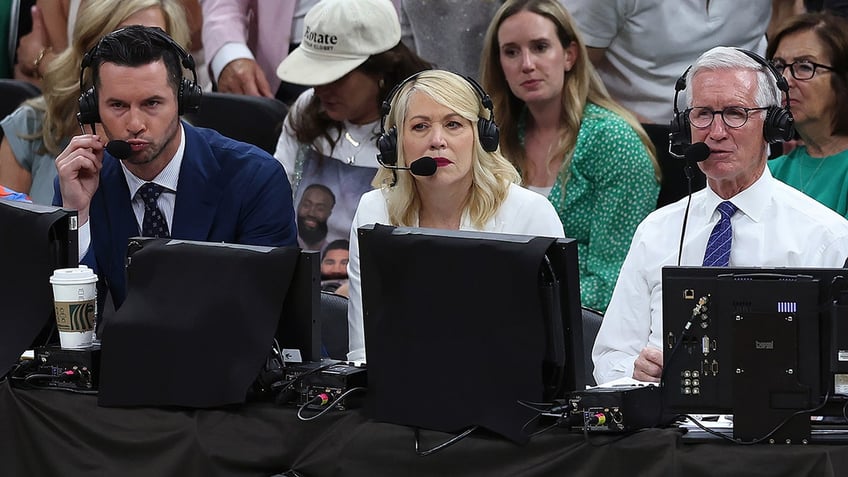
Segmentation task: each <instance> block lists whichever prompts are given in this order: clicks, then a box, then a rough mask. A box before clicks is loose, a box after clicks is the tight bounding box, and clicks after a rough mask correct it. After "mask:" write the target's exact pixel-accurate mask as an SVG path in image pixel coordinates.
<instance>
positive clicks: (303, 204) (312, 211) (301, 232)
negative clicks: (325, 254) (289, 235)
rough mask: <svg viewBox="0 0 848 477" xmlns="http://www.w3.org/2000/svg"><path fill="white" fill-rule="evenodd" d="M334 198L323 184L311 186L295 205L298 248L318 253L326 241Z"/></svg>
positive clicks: (334, 203)
mask: <svg viewBox="0 0 848 477" xmlns="http://www.w3.org/2000/svg"><path fill="white" fill-rule="evenodd" d="M335 205H336V196H335V194H333V191H331V190H330V188H329V187H327V186H325V185H323V184H311V185H309V186H308V187H307V188H306V190H304V191H303V195H302V196H301V198H300V202H299V203H298V204H297V235H298V237H297V239H298V242H299V243H300V248H302V249H304V250H318V251H320V250H321V249H322V248H323V247H324V245H326V243H327V242H326V240H327V231H328V227H327V219H329V218H330V215H331V214H332V213H333V206H335Z"/></svg>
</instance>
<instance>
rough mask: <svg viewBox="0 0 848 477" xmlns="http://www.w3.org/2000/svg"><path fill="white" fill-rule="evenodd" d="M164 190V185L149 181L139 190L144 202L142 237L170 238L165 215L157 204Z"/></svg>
mask: <svg viewBox="0 0 848 477" xmlns="http://www.w3.org/2000/svg"><path fill="white" fill-rule="evenodd" d="M164 190H165V188H164V187H162V186H160V185H159V184H154V183H152V182H147V183H146V184H144V185H143V186H141V188H140V189H139V190H138V195H139V196H140V197H141V200H142V201H143V202H144V219H143V220H142V221H141V236H142V237H155V238H168V237H170V236H171V233H170V232H168V223H167V222H165V216H164V215H162V211H161V210H159V206H158V205H157V204H156V201H157V200H158V199H159V196H160V195H161V194H162V192H163V191H164Z"/></svg>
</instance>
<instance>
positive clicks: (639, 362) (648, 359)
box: [633, 347, 663, 383]
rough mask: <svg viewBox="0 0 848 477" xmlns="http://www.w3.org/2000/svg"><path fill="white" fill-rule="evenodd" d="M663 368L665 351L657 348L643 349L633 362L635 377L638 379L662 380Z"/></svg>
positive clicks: (647, 380)
mask: <svg viewBox="0 0 848 477" xmlns="http://www.w3.org/2000/svg"><path fill="white" fill-rule="evenodd" d="M662 369H663V353H662V351H661V350H658V349H656V348H650V347H646V348H644V349H642V351H641V352H640V353H639V356H637V357H636V361H635V362H634V363H633V379H635V380H637V381H646V382H655V383H658V382H659V381H660V377H661V376H662Z"/></svg>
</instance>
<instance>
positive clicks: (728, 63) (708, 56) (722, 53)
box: [686, 46, 783, 108]
mask: <svg viewBox="0 0 848 477" xmlns="http://www.w3.org/2000/svg"><path fill="white" fill-rule="evenodd" d="M716 70H751V71H756V72H757V92H756V95H755V96H754V103H755V104H756V106H757V107H768V106H780V105H781V104H783V93H782V92H781V91H780V89H779V88H778V87H777V78H775V77H774V75H773V74H772V73H771V71H768V67H767V66H765V65H763V64H760V63H759V62H757V61H756V60H755V59H753V58H751V57H750V56H748V55H747V54H746V53H744V52H743V51H741V50H739V49H738V48H730V47H727V46H717V47H715V48H713V49H711V50H709V51H707V52H706V53H704V54H702V55H701V56H699V57H698V59H697V60H696V61H695V63H694V64H692V67H691V68H690V69H689V72H688V73H687V75H686V85H687V86H689V87H691V85H692V78H694V77H695V75H696V74H698V73H699V72H701V71H716ZM686 105H687V107H690V108H691V107H692V94H691V89H690V90H689V93H688V94H687V98H686Z"/></svg>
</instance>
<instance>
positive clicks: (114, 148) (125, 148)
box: [106, 139, 132, 160]
mask: <svg viewBox="0 0 848 477" xmlns="http://www.w3.org/2000/svg"><path fill="white" fill-rule="evenodd" d="M106 150H107V151H108V152H109V154H111V155H113V156H115V157H116V158H118V159H121V160H123V159H126V158H128V157H130V154H132V146H130V143H128V142H127V141H121V140H120V139H115V140H112V141H109V142H108V143H107V144H106Z"/></svg>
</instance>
